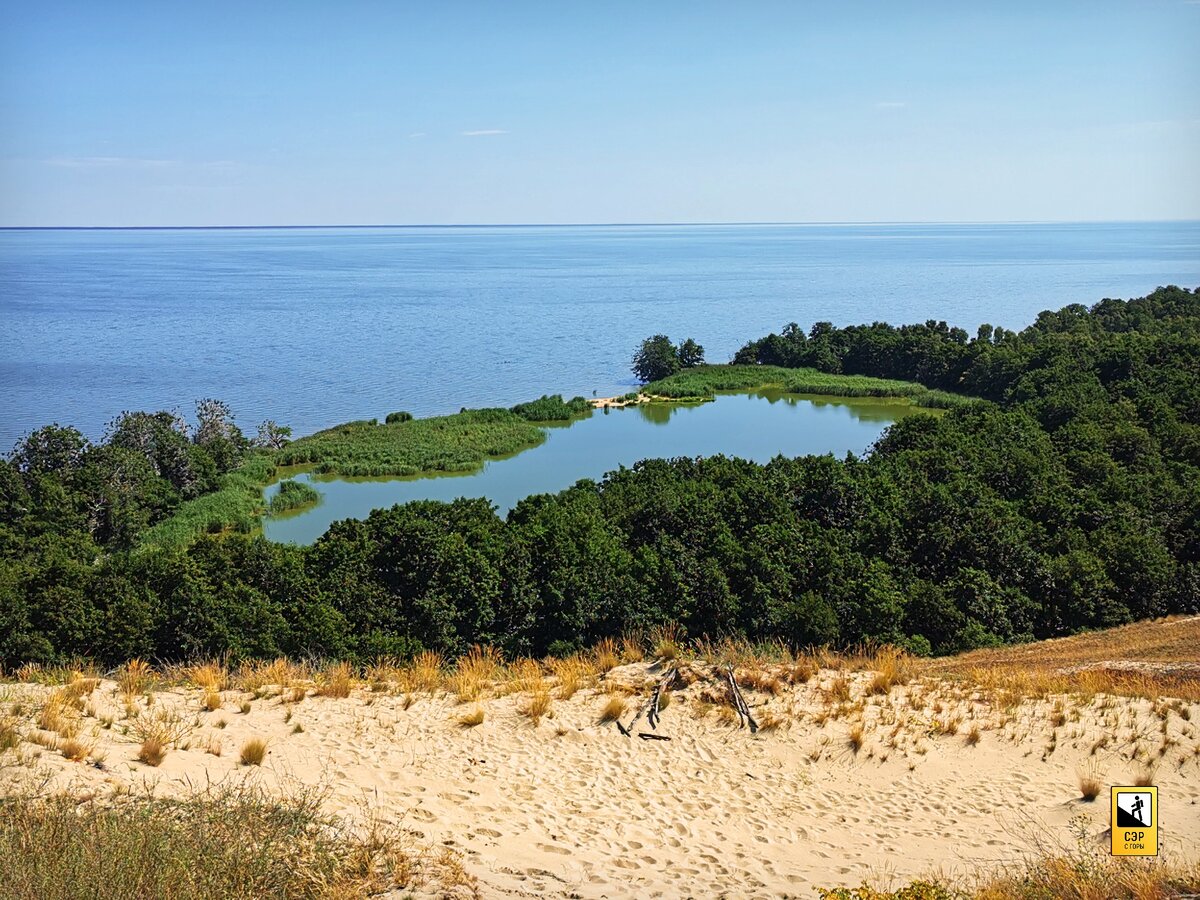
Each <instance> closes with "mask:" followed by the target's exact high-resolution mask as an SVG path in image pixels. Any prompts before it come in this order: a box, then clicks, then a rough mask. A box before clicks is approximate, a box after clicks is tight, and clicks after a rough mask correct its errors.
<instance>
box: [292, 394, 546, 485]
mask: <svg viewBox="0 0 1200 900" xmlns="http://www.w3.org/2000/svg"><path fill="white" fill-rule="evenodd" d="M545 439H546V434H545V431H544V430H543V429H541V428H539V427H538V426H536V425H534V424H532V423H531V422H530V421H529V420H528V419H526V418H525V417H523V416H521V415H519V414H518V413H515V412H512V411H511V410H507V409H469V410H464V411H462V412H459V413H456V414H454V415H450V416H436V417H433V418H428V419H413V420H412V421H408V422H394V423H392V424H390V425H389V424H387V423H386V422H385V423H384V424H382V425H380V424H378V423H376V422H374V421H360V422H347V423H344V424H342V425H336V426H334V427H333V428H328V429H326V430H324V431H318V432H317V433H316V434H313V435H310V436H308V437H303V438H300V439H299V440H296V441H293V442H292V443H290V444H288V446H287V447H285V448H284V449H283V450H281V451H279V453H278V455H277V457H276V462H277V464H278V465H281V466H313V467H314V468H315V470H316V471H317V472H320V473H322V474H337V475H346V476H353V477H380V476H387V475H399V476H406V475H418V474H421V473H423V472H470V471H474V470H475V469H477V468H479V467H480V466H481V465H482V464H483V463H484V462H485V461H486V460H487V459H489V458H494V457H499V456H507V455H509V454H512V453H517V452H519V451H521V450H525V449H528V448H530V447H536V446H537V445H538V444H540V443H542V441H544V440H545Z"/></svg>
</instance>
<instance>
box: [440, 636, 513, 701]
mask: <svg viewBox="0 0 1200 900" xmlns="http://www.w3.org/2000/svg"><path fill="white" fill-rule="evenodd" d="M503 668H504V658H503V657H502V656H501V655H500V651H499V650H497V649H496V648H495V647H480V646H479V645H478V644H476V645H475V646H474V647H472V648H471V649H470V651H468V652H467V654H466V655H465V656H463V657H462V658H461V659H459V661H458V663H457V664H456V665H455V667H454V672H453V673H452V674H451V676H450V678H449V681H448V685H449V688H450V690H451V691H452V692H453V693H454V695H455V697H456V698H457V699H458V702H459V703H468V702H471V701H473V700H478V699H479V698H480V696H481V695H482V693H483V690H484V688H486V687H489V686H490V685H491V683H492V682H493V681H495V680H496V678H498V677H499V675H500V673H501V671H502V670H503Z"/></svg>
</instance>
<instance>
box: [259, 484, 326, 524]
mask: <svg viewBox="0 0 1200 900" xmlns="http://www.w3.org/2000/svg"><path fill="white" fill-rule="evenodd" d="M320 502H321V493H320V491H318V490H317V489H316V488H314V487H313V486H312V485H310V484H308V483H306V482H303V481H296V480H295V479H291V478H289V479H288V480H287V481H284V482H281V483H280V485H279V491H278V492H277V493H276V494H275V495H274V496H273V497H271V501H270V502H269V503H268V504H267V506H266V509H265V510H264V514H265V515H268V516H281V515H283V514H284V513H289V512H295V511H296V510H299V509H304V508H305V507H308V506H316V505H317V504H318V503H320Z"/></svg>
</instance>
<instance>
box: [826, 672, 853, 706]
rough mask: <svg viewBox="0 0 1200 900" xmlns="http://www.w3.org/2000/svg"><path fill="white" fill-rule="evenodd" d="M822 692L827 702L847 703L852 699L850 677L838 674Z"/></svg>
mask: <svg viewBox="0 0 1200 900" xmlns="http://www.w3.org/2000/svg"><path fill="white" fill-rule="evenodd" d="M821 693H822V695H823V696H824V697H825V702H826V703H846V702H847V701H849V699H850V679H849V678H847V677H846V676H845V675H836V676H834V678H833V680H831V681H830V682H829V684H827V685H826V686H825V687H824V688H822V689H821Z"/></svg>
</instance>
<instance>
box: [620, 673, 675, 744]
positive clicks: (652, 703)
mask: <svg viewBox="0 0 1200 900" xmlns="http://www.w3.org/2000/svg"><path fill="white" fill-rule="evenodd" d="M678 672H679V670H678V669H672V670H671V671H670V672H668V673H667V674H666V675H664V676H663V677H662V678H660V679H659V680H658V684H656V685H655V686H654V693H653V694H651V695H650V699H648V700H647V701H646V702H645V703H643V704H642V705H641V706H640V707H638V711H637V712H636V713H635V714H634V716H633V718H632V719H631V720H630V721H629V724H628V725H622V724H621V721H620V720H619V719H618V720H617V728H619V729H620V731H621V734H623V735H625V737H630V736H632V735H633V726H634V725H636V724H637V723H638V720H639V719H640V718H641V717H642V716H643V715H644V716H645V717H646V721H647V722H649V723H650V727H651V728H652V729H653V730H655V731H657V730H658V722H659V715H658V704H659V701H660V700H661V699H662V692H663V690H664V689H665V688H667V687H670V686H671V685H672V684H674V683H675V676H676V674H678Z"/></svg>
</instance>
